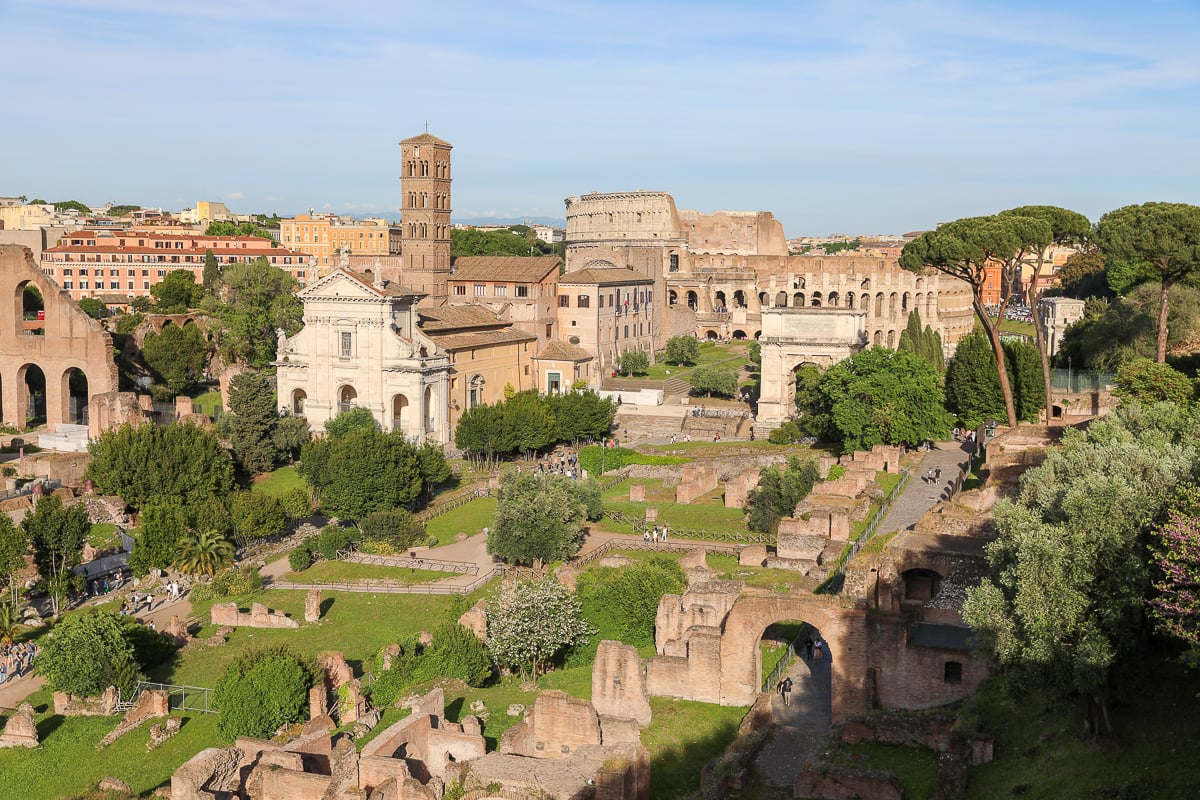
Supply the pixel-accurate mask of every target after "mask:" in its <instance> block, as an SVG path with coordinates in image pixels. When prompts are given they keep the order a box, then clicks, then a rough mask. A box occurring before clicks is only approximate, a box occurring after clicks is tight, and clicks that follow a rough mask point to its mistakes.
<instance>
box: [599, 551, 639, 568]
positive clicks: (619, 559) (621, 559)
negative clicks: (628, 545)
mask: <svg viewBox="0 0 1200 800" xmlns="http://www.w3.org/2000/svg"><path fill="white" fill-rule="evenodd" d="M632 563H633V559H631V558H629V557H628V556H623V555H619V554H618V555H612V556H601V557H600V566H602V567H628V566H629V565H630V564H632Z"/></svg>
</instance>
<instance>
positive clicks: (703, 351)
mask: <svg viewBox="0 0 1200 800" xmlns="http://www.w3.org/2000/svg"><path fill="white" fill-rule="evenodd" d="M749 360H750V346H749V344H748V343H746V342H730V343H729V344H725V343H717V344H714V343H712V342H701V344H700V356H699V357H698V358H697V359H696V363H695V364H692V365H691V366H684V365H681V364H668V363H666V362H665V361H659V362H658V363H657V364H651V365H650V369H649V370H648V371H647V373H646V374H645V375H635V376H633V377H634V378H636V379H639V380H656V381H661V380H666V379H668V378H683V379H684V380H685V381H686V380H687V376H688V374H689V373H690V372H691V371H692V370H694V369H695V368H696V367H699V366H701V365H705V364H728V366H731V367H733V368H734V369H740V368H741V367H742V365H743V364H746V363H747V362H748V361H749ZM617 380H618V381H619V380H620V378H619V377H618V379H617Z"/></svg>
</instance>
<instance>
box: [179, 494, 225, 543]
mask: <svg viewBox="0 0 1200 800" xmlns="http://www.w3.org/2000/svg"><path fill="white" fill-rule="evenodd" d="M184 511H185V512H186V513H187V517H188V527H189V528H191V529H192V530H197V531H216V532H217V534H218V535H220V536H221V537H223V538H225V539H232V538H233V517H231V516H230V514H229V495H219V496H218V495H213V496H212V497H206V498H204V499H203V500H201V501H200V502H198V503H193V504H192V505H190V506H184Z"/></svg>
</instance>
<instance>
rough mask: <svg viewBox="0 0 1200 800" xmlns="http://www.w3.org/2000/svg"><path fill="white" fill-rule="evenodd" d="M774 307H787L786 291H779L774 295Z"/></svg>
mask: <svg viewBox="0 0 1200 800" xmlns="http://www.w3.org/2000/svg"><path fill="white" fill-rule="evenodd" d="M775 307H776V308H787V292H780V293H779V294H777V295H775Z"/></svg>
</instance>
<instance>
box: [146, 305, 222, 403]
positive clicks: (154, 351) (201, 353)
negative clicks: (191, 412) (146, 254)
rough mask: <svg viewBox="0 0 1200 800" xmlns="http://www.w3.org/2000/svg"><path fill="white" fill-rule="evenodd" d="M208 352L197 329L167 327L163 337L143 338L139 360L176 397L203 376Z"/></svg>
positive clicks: (156, 335)
mask: <svg viewBox="0 0 1200 800" xmlns="http://www.w3.org/2000/svg"><path fill="white" fill-rule="evenodd" d="M159 285H160V286H161V284H159ZM209 351H210V347H209V344H208V341H207V340H206V339H205V338H204V334H203V333H201V332H200V328H199V327H198V326H196V325H183V326H180V325H167V326H166V327H164V328H163V331H162V333H154V332H153V331H151V332H150V333H147V334H146V341H145V343H143V345H142V358H143V360H145V362H146V366H148V367H150V369H151V370H153V371H154V374H155V375H156V376H157V377H158V379H159V380H160V381H161V382H162V383H163V384H165V385H166V387H167V389H169V390H170V391H171V394H179V393H180V392H183V391H185V390H187V389H188V388H190V387H191V386H193V385H194V384H195V383H196V381H198V380H199V379H200V378H201V376H203V374H204V365H205V364H207V363H208V356H209Z"/></svg>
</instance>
